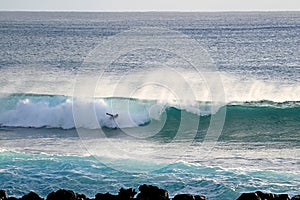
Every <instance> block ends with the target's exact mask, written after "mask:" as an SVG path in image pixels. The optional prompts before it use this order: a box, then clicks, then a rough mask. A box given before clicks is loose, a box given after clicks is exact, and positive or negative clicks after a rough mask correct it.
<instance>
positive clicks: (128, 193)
mask: <svg viewBox="0 0 300 200" xmlns="http://www.w3.org/2000/svg"><path fill="white" fill-rule="evenodd" d="M136 193H137V192H136V191H135V190H134V189H132V188H129V189H127V190H126V189H124V188H121V189H120V191H119V194H118V196H119V200H130V199H133V197H134V195H136Z"/></svg>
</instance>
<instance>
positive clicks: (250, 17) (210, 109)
mask: <svg viewBox="0 0 300 200" xmlns="http://www.w3.org/2000/svg"><path fill="white" fill-rule="evenodd" d="M299 18H300V13H299V12H270V13H261V12H257V13H256V12H253V13H252V12H247V13H230V12H228V13H172V12H171V13H160V12H158V13H77V12H74V13H63V12H53V13H48V12H0V35H1V37H0V41H1V44H2V45H1V47H0V85H1V88H0V185H1V186H2V188H0V189H5V190H6V191H7V192H8V194H9V195H17V196H22V195H24V194H26V193H28V192H29V191H31V190H33V191H35V192H37V193H38V194H40V195H41V196H45V195H47V194H48V193H50V192H52V191H54V190H57V189H59V188H65V189H71V190H74V191H76V192H79V193H85V194H87V195H88V196H90V197H93V196H92V195H94V194H96V193H97V192H111V193H117V192H118V190H119V188H120V187H125V188H129V187H133V188H136V189H137V187H138V186H139V185H141V184H144V183H146V184H153V185H157V186H159V187H161V188H165V189H167V190H168V191H169V192H170V196H171V197H172V196H174V195H175V194H176V193H192V194H202V195H205V196H207V198H208V199H235V198H237V197H238V196H239V195H240V193H242V192H253V191H256V190H262V191H265V192H274V193H288V194H289V195H291V196H292V195H296V194H298V193H299V188H300V185H299V181H300V171H299V166H300V159H299V155H300V148H299V147H300V140H299V134H300V84H299V80H300V60H299V58H300V56H299V54H300V48H299V31H300V30H299V29H300V24H299V22H300V20H299ZM106 113H111V114H118V117H116V118H114V119H112V118H111V117H109V116H108V115H107V114H106Z"/></svg>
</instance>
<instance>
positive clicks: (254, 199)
mask: <svg viewBox="0 0 300 200" xmlns="http://www.w3.org/2000/svg"><path fill="white" fill-rule="evenodd" d="M236 200H262V199H261V198H260V197H259V196H258V195H257V194H256V193H255V192H252V193H243V194H241V196H240V197H239V198H237V199H236Z"/></svg>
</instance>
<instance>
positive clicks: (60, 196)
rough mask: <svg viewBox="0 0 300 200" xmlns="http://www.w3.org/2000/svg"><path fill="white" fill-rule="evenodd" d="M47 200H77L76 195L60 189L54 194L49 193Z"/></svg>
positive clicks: (70, 191)
mask: <svg viewBox="0 0 300 200" xmlns="http://www.w3.org/2000/svg"><path fill="white" fill-rule="evenodd" d="M47 200H77V199H76V194H75V192H73V191H72V190H64V189H60V190H57V191H56V192H51V193H50V194H48V196H47Z"/></svg>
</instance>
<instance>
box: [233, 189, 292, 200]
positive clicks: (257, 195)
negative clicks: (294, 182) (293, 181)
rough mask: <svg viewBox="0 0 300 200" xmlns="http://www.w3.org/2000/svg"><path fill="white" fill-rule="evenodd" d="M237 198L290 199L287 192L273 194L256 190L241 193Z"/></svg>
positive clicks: (260, 199)
mask: <svg viewBox="0 0 300 200" xmlns="http://www.w3.org/2000/svg"><path fill="white" fill-rule="evenodd" d="M237 200H290V197H289V195H287V194H273V193H264V192H261V191H256V192H253V193H243V194H242V195H241V196H240V197H239V198H238V199H237Z"/></svg>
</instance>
